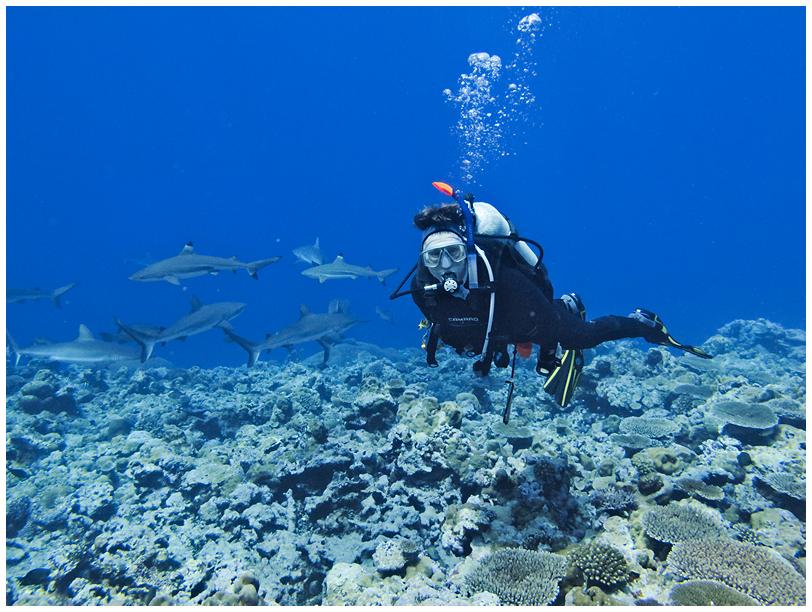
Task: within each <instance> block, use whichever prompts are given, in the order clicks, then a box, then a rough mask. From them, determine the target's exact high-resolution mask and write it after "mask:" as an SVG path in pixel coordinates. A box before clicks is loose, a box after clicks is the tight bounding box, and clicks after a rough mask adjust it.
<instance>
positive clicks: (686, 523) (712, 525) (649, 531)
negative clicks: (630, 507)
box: [642, 503, 725, 544]
mask: <svg viewBox="0 0 812 612" xmlns="http://www.w3.org/2000/svg"><path fill="white" fill-rule="evenodd" d="M642 525H643V531H645V533H646V535H647V536H649V537H650V538H654V539H655V540H657V541H659V542H665V543H668V544H674V543H676V542H683V541H686V540H693V539H696V538H702V539H704V540H713V539H714V538H720V537H722V536H723V535H724V533H725V531H724V527H723V526H722V524H721V521H720V520H719V519H718V518H717V517H715V516H714V515H713V514H712V513H711V512H710V511H705V510H700V509H699V508H697V507H696V506H693V505H686V504H676V503H672V504H669V505H667V506H658V507H655V508H652V509H651V510H649V511H648V512H646V513H645V514H644V515H643V521H642Z"/></svg>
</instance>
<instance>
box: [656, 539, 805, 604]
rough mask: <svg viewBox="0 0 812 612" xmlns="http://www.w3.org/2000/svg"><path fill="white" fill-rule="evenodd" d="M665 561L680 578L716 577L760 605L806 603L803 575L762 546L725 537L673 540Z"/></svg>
mask: <svg viewBox="0 0 812 612" xmlns="http://www.w3.org/2000/svg"><path fill="white" fill-rule="evenodd" d="M666 562H667V564H668V569H669V571H671V572H672V573H673V574H675V575H676V576H679V577H680V578H687V579H694V580H717V581H719V582H722V583H724V584H726V585H727V586H729V587H730V588H732V589H736V590H737V591H740V592H742V593H745V594H746V595H749V596H750V597H752V598H753V599H755V600H756V601H758V602H759V603H760V604H763V605H779V606H797V605H804V604H805V603H806V597H805V591H806V588H805V583H804V578H803V576H801V575H800V574H799V573H798V572H796V571H795V570H794V569H793V568H792V566H791V565H790V564H789V563H788V562H787V561H785V560H784V559H783V558H782V557H781V556H779V555H778V554H777V553H775V552H773V551H772V550H770V549H768V548H765V547H764V546H753V545H751V544H745V543H743V542H736V541H734V540H726V539H706V538H702V539H696V540H689V541H686V542H679V543H677V544H675V545H674V548H672V549H671V552H670V553H668V558H667V560H666Z"/></svg>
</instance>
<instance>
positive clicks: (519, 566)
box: [467, 548, 568, 606]
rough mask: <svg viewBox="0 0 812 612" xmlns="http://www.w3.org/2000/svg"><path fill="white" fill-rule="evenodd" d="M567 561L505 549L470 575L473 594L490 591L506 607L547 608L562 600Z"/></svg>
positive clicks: (469, 584)
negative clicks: (557, 599) (559, 593)
mask: <svg viewBox="0 0 812 612" xmlns="http://www.w3.org/2000/svg"><path fill="white" fill-rule="evenodd" d="M567 565H568V563H567V559H566V557H562V556H561V555H556V554H553V553H548V552H541V551H539V552H535V551H532V550H522V549H520V548H505V549H502V550H498V551H496V552H495V553H493V554H491V555H488V556H487V557H485V558H484V559H483V560H482V561H480V563H479V565H478V566H477V567H476V568H474V570H473V571H472V572H471V573H470V574H469V575H468V578H467V585H468V588H469V589H470V590H471V592H472V593H477V592H481V591H487V592H489V593H493V594H494V595H497V596H498V597H499V599H500V600H501V601H502V602H503V603H506V604H510V605H514V606H544V605H547V604H549V603H552V602H553V601H554V600H555V598H556V597H557V596H558V583H559V582H560V581H561V579H562V578H563V577H564V576H565V575H566V573H567Z"/></svg>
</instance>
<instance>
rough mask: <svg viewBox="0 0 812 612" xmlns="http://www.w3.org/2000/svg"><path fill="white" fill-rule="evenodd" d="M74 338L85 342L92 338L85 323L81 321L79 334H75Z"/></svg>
mask: <svg viewBox="0 0 812 612" xmlns="http://www.w3.org/2000/svg"><path fill="white" fill-rule="evenodd" d="M76 340H78V341H80V342H87V341H89V340H94V338H93V332H91V331H90V330H89V329H88V328H87V325H85V324H84V323H82V324H80V325H79V335H78V336H76Z"/></svg>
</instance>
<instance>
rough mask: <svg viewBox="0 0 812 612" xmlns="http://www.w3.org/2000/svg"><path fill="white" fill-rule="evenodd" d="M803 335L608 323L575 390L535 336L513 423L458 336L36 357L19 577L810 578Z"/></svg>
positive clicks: (289, 585)
mask: <svg viewBox="0 0 812 612" xmlns="http://www.w3.org/2000/svg"><path fill="white" fill-rule="evenodd" d="M803 337H804V334H803V332H801V331H798V330H786V329H783V328H781V327H780V326H776V325H774V324H771V323H769V322H766V321H763V320H758V321H736V322H733V323H731V324H729V325H727V326H725V327H724V328H722V329H720V330H719V332H718V333H717V334H716V335H714V336H713V337H711V338H710V339H709V340H708V341H707V343H706V344H705V345H704V346H705V348H706V349H708V350H710V351H711V352H713V353H714V355H715V356H714V359H712V360H709V361H708V360H700V359H696V358H694V357H692V356H685V355H680V354H678V353H675V352H669V351H668V350H666V349H664V348H661V347H658V348H653V349H650V350H649V349H648V347H645V346H644V345H643V344H641V343H639V342H633V341H621V342H616V343H612V344H609V345H606V346H602V347H600V348H599V349H597V350H596V351H589V352H588V353H587V364H586V365H585V367H584V370H583V374H582V379H581V384H580V386H579V389H578V391H577V392H576V394H575V396H574V398H573V401H572V403H571V404H570V405H569V406H568V407H567V410H566V411H563V410H561V409H560V408H559V407H558V406H556V405H555V404H554V403H553V402H552V400H551V398H550V397H549V395H548V394H547V393H545V392H544V390H543V384H544V379H543V378H541V377H538V376H537V375H536V373H535V371H534V369H533V366H532V364H530V363H527V362H519V363H517V368H516V395H515V397H514V404H513V408H514V409H513V414H512V417H511V422H510V423H509V424H508V425H507V426H505V425H504V424H503V423H502V419H501V407H502V406H503V405H504V401H505V394H506V390H505V385H504V379H503V378H501V377H500V376H499V372H494V373H493V374H492V376H491V377H489V378H485V379H479V378H475V377H473V376H472V375H471V372H470V365H471V364H470V360H467V359H465V358H462V357H458V356H456V355H455V354H454V353H453V352H451V351H447V350H446V349H441V351H443V353H442V359H440V362H441V365H440V367H439V368H438V369H437V370H427V369H426V368H425V356H424V355H423V354H422V353H420V351H418V350H416V349H415V350H396V349H382V348H380V347H375V346H373V345H368V344H361V343H355V344H339V345H336V346H335V347H333V348H332V350H331V357H330V362H329V363H328V365H327V366H326V367H321V361H322V356H321V353H320V352H319V354H316V355H314V356H313V357H312V358H307V359H304V360H302V361H298V362H297V361H294V360H292V359H289V360H287V361H284V362H275V361H266V360H263V361H261V362H260V363H259V364H257V366H256V367H254V368H251V369H246V368H245V367H244V366H243V367H239V368H214V369H201V368H188V369H178V368H174V367H172V366H171V364H168V363H166V362H161V363H159V364H157V365H156V367H146V368H139V369H132V368H130V367H122V366H115V367H110V368H103V369H95V370H92V369H88V368H84V367H79V366H68V367H60V366H56V365H53V364H47V363H44V362H39V361H32V362H30V363H28V364H22V365H21V366H20V367H19V368H16V369H14V370H13V371H11V370H9V376H8V377H7V387H6V388H7V403H6V415H7V420H6V428H7V438H6V449H7V453H6V485H7V488H6V491H7V492H6V509H7V512H6V537H7V539H6V571H7V586H6V598H7V603H8V604H15V605H145V604H153V605H200V604H207V605H232V604H236V605H240V604H243V605H245V604H254V603H256V604H274V603H278V604H282V605H318V604H331V605H379V604H386V605H401V604H403V605H437V606H445V605H496V604H499V603H520V602H528V603H536V602H539V603H549V602H554V603H557V604H562V603H566V604H584V605H615V604H618V605H635V604H640V605H642V604H652V605H653V604H664V605H665V604H669V603H672V602H674V603H676V602H678V601H713V602H714V603H717V601H719V602H721V601H722V600H724V601H738V600H736V599H734V598H735V595H733V594H731V593H730V592H729V591H728V590H725V589H735V590H736V591H737V592H738V593H740V594H741V597H745V596H746V597H750V598H752V599H753V600H754V601H757V602H759V603H800V602H802V601H803V598H802V593H801V591H799V589H801V585H802V583H803V579H802V578H801V574H802V573H803V571H804V563H805V555H806V532H805V492H804V485H805V468H806V436H805V431H804V428H805V412H804V406H805V399H806V398H805V386H804V383H805V379H804V375H805V373H804V360H805V354H804V347H803V342H802V340H803ZM641 348H642V349H643V350H641ZM147 365H150V364H149V362H148V363H147ZM720 406H721V407H720ZM754 406H755V407H756V408H753V407H754ZM743 407H746V408H743ZM768 411H770V412H771V413H772V414H773V415H774V416H775V419H773V418H770V417H769V415H768V414H767V412H768ZM718 415H722V416H723V417H724V419H722V420H720V419H719V416H718ZM742 415H744V417H743V416H742ZM754 415H755V416H754ZM764 415H767V418H766V419H764V418H763V417H764ZM748 418H749V419H750V420H749V421H748V420H747V419H748ZM759 418H761V419H762V420H760V421H759V420H758V419H759ZM734 419H735V422H734ZM773 421H775V422H774V423H773ZM754 422H756V424H761V425H765V427H762V428H758V427H752V426H751V427H747V426H746V425H747V423H749V424H750V425H753V423H754ZM771 423H772V425H771ZM669 550H670V552H669ZM570 560H577V561H578V562H577V564H576V563H575V562H574V561H573V562H572V563H571V564H570ZM624 571H625V572H626V573H625V574H624ZM565 574H566V575H565ZM621 577H623V578H624V579H623V580H621ZM684 580H690V581H691V582H687V583H683V584H682V585H681V586H680V585H678V582H679V581H684ZM695 581H713V582H714V584H713V585H711V586H702V585H697V584H695ZM745 583H746V584H745ZM720 585H723V586H720ZM703 598H704V599H703Z"/></svg>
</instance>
